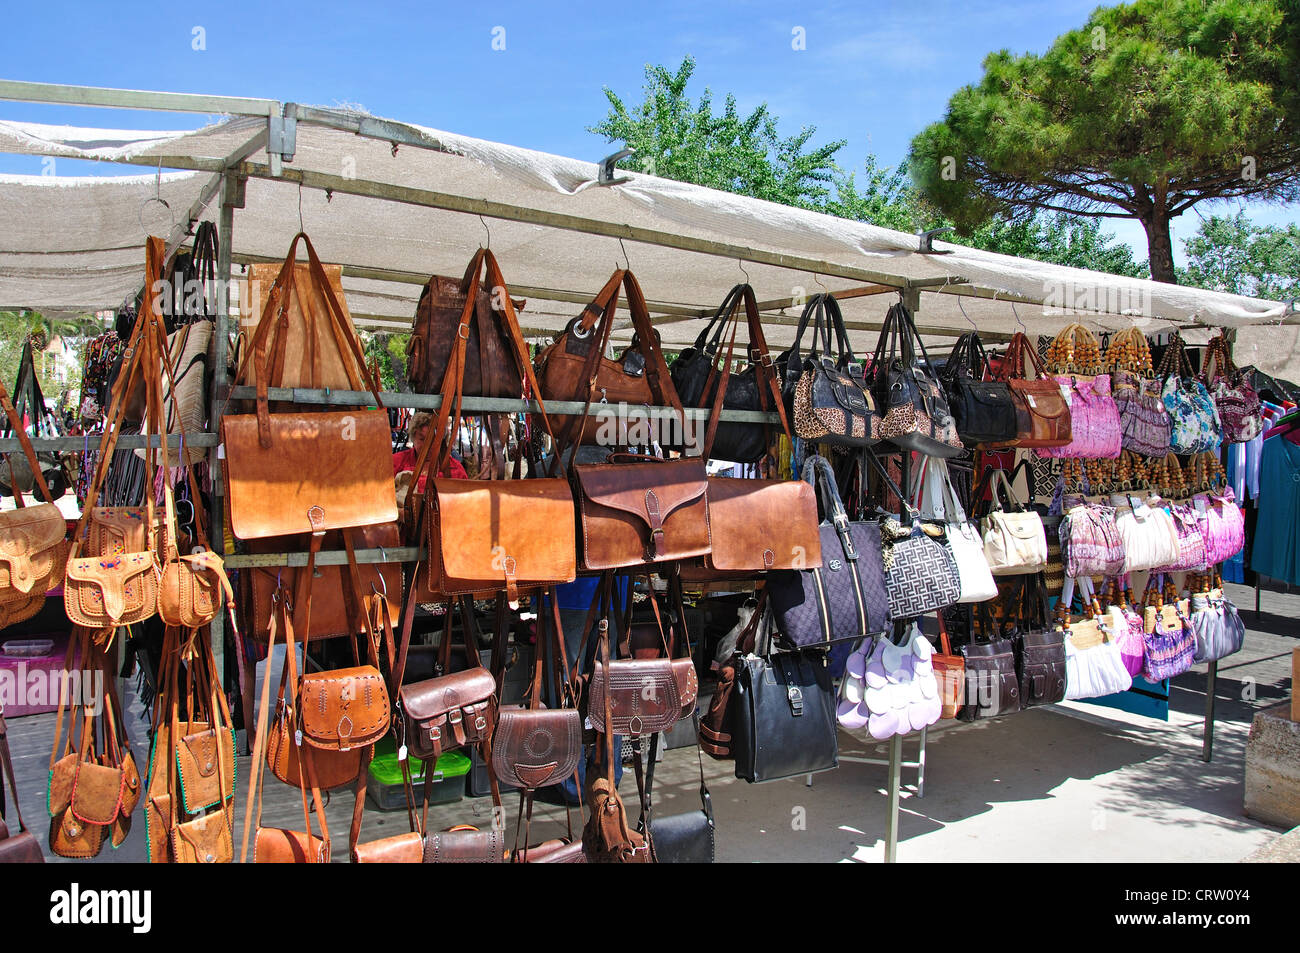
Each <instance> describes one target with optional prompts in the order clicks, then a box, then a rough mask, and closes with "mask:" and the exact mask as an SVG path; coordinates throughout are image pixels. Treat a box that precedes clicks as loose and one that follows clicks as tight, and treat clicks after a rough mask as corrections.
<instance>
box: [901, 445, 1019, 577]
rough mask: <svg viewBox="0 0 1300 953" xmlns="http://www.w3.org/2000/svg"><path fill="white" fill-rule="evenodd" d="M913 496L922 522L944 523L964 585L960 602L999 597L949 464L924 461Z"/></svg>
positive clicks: (982, 546)
mask: <svg viewBox="0 0 1300 953" xmlns="http://www.w3.org/2000/svg"><path fill="white" fill-rule="evenodd" d="M912 496H913V499H914V500H915V501H916V507H917V509H918V510H920V512H921V518H922V519H929V520H935V521H938V522H942V523H943V524H944V536H945V538H946V540H947V543H948V549H949V550H950V551H951V552H952V558H953V561H954V562H956V563H957V578H958V581H959V582H960V583H961V598H960V599H958V600H957V601H958V602H986V601H988V600H989V599H992V598H994V597H996V596H997V594H998V584H997V583H996V582H995V581H994V580H993V572H992V571H991V570H990V569H989V562H988V560H987V559H986V558H984V540H983V539H982V538H980V534H979V530H978V529H976V528H975V524H974V523H972V522H971V521H970V520H969V519H967V518H966V512H965V511H964V510H963V509H962V507H961V503H959V502H958V501H957V494H956V492H954V490H953V487H952V480H951V478H950V477H949V476H948V462H947V461H946V460H943V459H941V458H937V457H934V458H932V457H925V458H923V460H922V463H921V466H920V467H918V472H917V478H916V480H915V481H914V482H913V489H912Z"/></svg>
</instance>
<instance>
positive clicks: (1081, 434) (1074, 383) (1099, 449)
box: [1038, 374, 1121, 460]
mask: <svg viewBox="0 0 1300 953" xmlns="http://www.w3.org/2000/svg"><path fill="white" fill-rule="evenodd" d="M1053 379H1054V380H1055V381H1056V382H1057V383H1058V384H1060V385H1061V389H1062V390H1063V391H1064V392H1065V394H1066V402H1067V403H1068V404H1069V405H1070V442H1069V443H1068V444H1066V445H1065V446H1064V447H1041V448H1039V450H1038V455H1039V456H1040V457H1048V458H1058V457H1083V458H1085V459H1092V460H1097V459H1114V458H1115V457H1118V456H1119V452H1120V449H1121V446H1120V428H1119V409H1118V408H1117V407H1116V406H1115V399H1114V398H1113V397H1111V396H1110V375H1109V374H1098V375H1097V376H1096V377H1078V376H1075V375H1072V374H1056V375H1053Z"/></svg>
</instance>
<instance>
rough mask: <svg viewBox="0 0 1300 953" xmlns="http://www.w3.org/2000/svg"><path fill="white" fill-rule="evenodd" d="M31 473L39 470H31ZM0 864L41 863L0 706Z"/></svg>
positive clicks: (42, 858)
mask: <svg viewBox="0 0 1300 953" xmlns="http://www.w3.org/2000/svg"><path fill="white" fill-rule="evenodd" d="M32 472H33V473H40V470H39V469H37V468H33V470H32ZM0 769H3V773H2V774H0V864H43V863H45V855H44V854H42V853H41V845H40V842H39V841H37V840H36V837H35V835H34V834H32V832H31V831H29V830H28V829H27V823H26V822H25V821H24V820H23V809H22V805H20V804H19V803H18V784H17V782H16V781H15V780H14V765H13V760H12V759H11V758H10V757H9V736H8V733H7V730H6V728H5V718H4V707H3V706H2V705H0ZM6 783H7V784H8V786H9V791H10V793H11V794H12V795H13V800H14V813H15V814H16V815H17V816H18V833H17V834H14V833H12V832H10V830H9V827H8V826H7V825H6V824H5V821H4V817H3V815H4V805H5V785H6Z"/></svg>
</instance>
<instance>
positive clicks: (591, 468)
mask: <svg viewBox="0 0 1300 953" xmlns="http://www.w3.org/2000/svg"><path fill="white" fill-rule="evenodd" d="M573 481H574V496H575V497H576V498H577V501H578V519H579V524H580V527H581V532H582V548H581V566H582V568H583V569H584V570H587V571H601V570H606V569H623V568H626V567H630V566H644V565H646V564H647V563H652V562H667V561H669V560H676V559H688V558H690V557H693V556H703V555H706V554H707V553H709V552H711V550H712V548H713V543H712V537H711V535H710V531H709V503H708V494H707V491H708V479H707V471H706V469H705V460H704V458H703V457H683V458H681V459H677V460H661V459H659V458H658V457H648V456H641V455H637V454H611V456H610V461H609V462H608V463H596V464H579V465H576V466H574V467H573Z"/></svg>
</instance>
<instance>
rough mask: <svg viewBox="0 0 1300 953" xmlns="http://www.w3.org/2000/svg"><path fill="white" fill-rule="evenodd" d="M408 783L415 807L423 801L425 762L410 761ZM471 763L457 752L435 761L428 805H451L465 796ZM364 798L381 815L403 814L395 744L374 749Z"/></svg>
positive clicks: (387, 742)
mask: <svg viewBox="0 0 1300 953" xmlns="http://www.w3.org/2000/svg"><path fill="white" fill-rule="evenodd" d="M410 765H411V783H412V785H413V787H414V793H415V800H416V803H417V805H418V804H420V803H422V802H423V800H424V770H425V767H426V765H427V762H424V761H421V760H419V759H418V758H411V759H410ZM469 770H470V759H469V757H468V756H467V755H465V754H462V753H461V752H459V751H447V752H444V753H443V754H442V756H441V757H439V758H438V764H437V767H436V768H435V769H434V773H433V782H432V783H431V784H430V785H429V803H430V804H451V803H452V802H454V801H459V800H460V799H461V796H462V795H463V794H464V792H465V775H467V774H469ZM366 797H367V798H369V800H370V802H371V803H372V804H374V805H375V807H377V808H379V810H381V811H404V810H406V789H405V786H404V785H403V783H402V766H401V763H400V762H398V760H397V749H396V747H395V745H394V743H393V742H392V741H391V740H389V739H385V740H384V741H382V742H380V743H379V744H377V745H375V757H374V759H373V760H372V761H371V762H370V777H369V778H368V780H367V783H366Z"/></svg>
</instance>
